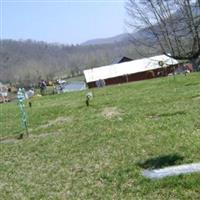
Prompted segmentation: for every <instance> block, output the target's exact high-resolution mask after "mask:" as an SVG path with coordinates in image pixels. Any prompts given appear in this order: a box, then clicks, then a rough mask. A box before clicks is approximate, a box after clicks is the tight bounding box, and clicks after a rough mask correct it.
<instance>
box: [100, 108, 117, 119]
mask: <svg viewBox="0 0 200 200" xmlns="http://www.w3.org/2000/svg"><path fill="white" fill-rule="evenodd" d="M101 114H102V116H103V117H105V118H106V119H113V118H114V117H119V116H120V115H121V113H120V111H119V110H118V108H117V107H107V108H104V109H103V111H102V112H101Z"/></svg>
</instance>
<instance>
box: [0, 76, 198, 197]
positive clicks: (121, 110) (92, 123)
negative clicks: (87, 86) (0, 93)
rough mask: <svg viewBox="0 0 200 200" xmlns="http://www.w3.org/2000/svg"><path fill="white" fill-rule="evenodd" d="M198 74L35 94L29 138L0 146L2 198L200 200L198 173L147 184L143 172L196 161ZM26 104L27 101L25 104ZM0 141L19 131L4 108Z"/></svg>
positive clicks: (14, 110) (11, 110)
mask: <svg viewBox="0 0 200 200" xmlns="http://www.w3.org/2000/svg"><path fill="white" fill-rule="evenodd" d="M199 85H200V74H199V73H193V74H190V75H187V76H183V75H179V76H176V77H175V79H174V77H165V78H159V79H152V80H147V81H140V82H136V83H129V84H123V85H115V86H111V87H105V88H101V89H93V90H90V91H92V92H93V95H94V99H93V100H92V101H91V106H90V107H86V105H85V94H86V92H87V91H82V92H75V93H70V95H69V93H67V94H61V95H52V96H45V97H35V98H33V99H32V100H31V101H32V108H29V107H28V105H27V106H26V109H27V111H28V115H29V131H30V135H29V137H28V138H25V139H23V140H15V139H14V138H13V139H10V140H7V142H5V141H4V142H1V144H0V145H1V151H0V158H1V165H0V177H1V185H0V193H1V198H2V199H15V200H18V199H19V200H21V199H43V200H44V199H130V200H132V199H148V200H150V199H152V200H153V199H158V200H159V199H182V200H184V199H185V200H188V199H193V200H194V199H199V193H200V187H199V184H200V173H195V174H191V175H182V176H177V177H169V178H165V179H161V180H154V181H152V180H148V179H146V178H144V177H143V176H142V175H141V173H142V170H143V169H146V168H159V167H163V166H169V165H174V164H183V163H192V162H199V151H200V139H199V134H200V125H199V121H200V110H199V103H200V91H199ZM27 104H28V102H27ZM0 109H1V117H0V127H1V130H2V131H1V136H2V137H4V138H5V137H8V138H9V137H10V138H12V137H13V136H14V135H18V134H19V133H21V132H22V128H21V126H20V119H19V118H20V116H19V109H18V107H17V105H16V103H8V104H1V105H0Z"/></svg>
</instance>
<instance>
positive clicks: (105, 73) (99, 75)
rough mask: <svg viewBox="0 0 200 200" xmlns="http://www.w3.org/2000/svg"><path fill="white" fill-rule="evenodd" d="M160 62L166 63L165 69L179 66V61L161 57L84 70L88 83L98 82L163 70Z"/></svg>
mask: <svg viewBox="0 0 200 200" xmlns="http://www.w3.org/2000/svg"><path fill="white" fill-rule="evenodd" d="M159 61H162V62H163V63H164V65H163V67H167V66H170V65H176V64H178V61H177V60H175V59H173V58H171V57H168V56H166V55H159V56H154V57H150V58H142V59H138V60H133V61H129V62H124V63H120V64H113V65H107V66H102V67H97V68H92V69H87V70H84V71H83V73H84V75H85V79H86V82H87V83H90V82H94V81H97V80H101V79H103V80H105V79H108V78H113V77H119V76H123V75H128V74H135V73H139V72H144V71H149V70H154V69H158V68H161V66H160V65H159Z"/></svg>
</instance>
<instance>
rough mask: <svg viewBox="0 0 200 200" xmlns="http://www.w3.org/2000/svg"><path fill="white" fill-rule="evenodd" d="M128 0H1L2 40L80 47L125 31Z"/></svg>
mask: <svg viewBox="0 0 200 200" xmlns="http://www.w3.org/2000/svg"><path fill="white" fill-rule="evenodd" d="M125 2H126V0H115V1H114V0H95V1H92V0H90V1H89V0H82V1H81V0H74V1H73V0H71V1H67V0H60V1H59V0H58V1H56V0H55V1H50V0H35V1H34V0H0V5H1V9H0V12H1V13H0V16H1V38H3V39H5V38H9V39H34V40H42V41H47V42H59V43H65V44H72V43H73V44H77V43H82V42H84V41H86V40H90V39H94V38H104V37H110V36H115V35H117V34H121V33H124V32H125V24H124V20H125V18H126V10H125V8H124V4H125Z"/></svg>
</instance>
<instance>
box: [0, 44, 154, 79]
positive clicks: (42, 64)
mask: <svg viewBox="0 0 200 200" xmlns="http://www.w3.org/2000/svg"><path fill="white" fill-rule="evenodd" d="M147 54H148V53H147ZM150 55H152V52H151V54H150ZM120 56H127V57H130V58H133V59H134V58H139V57H141V55H140V54H138V53H137V51H136V49H135V48H134V46H133V44H132V43H131V42H127V41H126V42H119V43H113V44H101V45H91V46H81V45H76V46H74V45H61V44H48V43H45V42H37V41H32V40H25V41H14V40H3V41H1V48H0V72H1V73H0V81H2V82H11V83H16V82H18V83H34V82H37V81H38V80H39V79H40V78H44V79H52V78H55V77H59V76H71V75H75V74H78V73H81V72H82V70H83V69H85V68H90V67H97V66H102V65H107V64H111V63H112V62H113V60H114V59H116V58H117V57H120Z"/></svg>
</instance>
